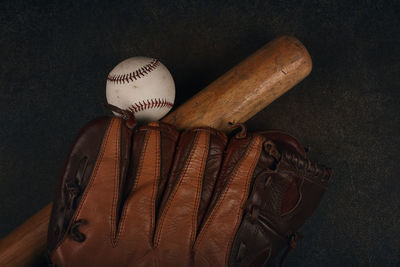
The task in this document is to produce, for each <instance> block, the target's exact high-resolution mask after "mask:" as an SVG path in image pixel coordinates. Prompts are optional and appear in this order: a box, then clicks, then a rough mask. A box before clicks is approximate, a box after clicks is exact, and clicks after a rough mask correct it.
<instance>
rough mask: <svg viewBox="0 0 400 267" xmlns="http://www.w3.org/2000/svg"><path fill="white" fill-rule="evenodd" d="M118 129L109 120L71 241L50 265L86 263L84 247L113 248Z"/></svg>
mask: <svg viewBox="0 0 400 267" xmlns="http://www.w3.org/2000/svg"><path fill="white" fill-rule="evenodd" d="M120 129H121V119H117V118H113V119H111V121H110V124H109V126H108V128H107V131H106V134H105V135H104V138H103V143H102V146H101V149H100V152H99V156H98V158H97V161H96V164H95V167H94V169H93V173H92V175H91V177H90V181H89V183H88V185H87V188H86V190H85V192H84V193H83V196H82V199H81V201H80V203H79V206H78V207H77V210H76V213H75V215H74V217H73V218H72V220H71V224H70V226H69V229H70V233H71V236H72V238H71V239H65V240H64V242H62V243H61V245H60V246H59V247H57V249H56V250H55V251H54V252H53V254H52V260H53V262H59V261H61V262H62V261H63V259H65V258H68V259H71V260H72V259H85V256H84V255H79V252H83V251H85V250H84V249H82V248H83V247H86V248H95V247H103V248H105V247H108V246H110V245H111V244H114V235H115V230H116V229H115V228H116V223H115V221H116V205H117V198H118V186H119V160H120V159H119V155H120V154H119V149H120ZM110 212H111V214H110ZM99 214H101V215H102V216H99ZM110 218H111V219H110ZM94 226H95V227H94ZM78 227H79V228H78ZM76 241H78V242H76ZM80 263H82V262H80ZM71 264H72V265H73V263H72V262H71Z"/></svg>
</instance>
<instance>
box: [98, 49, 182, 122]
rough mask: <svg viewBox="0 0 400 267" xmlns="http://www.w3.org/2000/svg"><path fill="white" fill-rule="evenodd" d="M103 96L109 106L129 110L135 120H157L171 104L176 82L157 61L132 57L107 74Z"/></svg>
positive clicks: (166, 111)
mask: <svg viewBox="0 0 400 267" xmlns="http://www.w3.org/2000/svg"><path fill="white" fill-rule="evenodd" d="M106 97H107V102H108V103H109V104H111V105H114V106H117V107H119V108H121V109H124V110H130V111H132V112H133V113H134V114H135V117H136V119H137V120H138V121H157V120H159V119H161V118H162V117H164V116H165V115H166V114H167V113H168V112H169V111H170V110H171V108H172V106H173V105H174V100H175V83H174V80H173V78H172V75H171V73H170V72H169V71H168V69H167V68H166V67H165V66H164V65H163V64H162V63H161V62H160V61H158V60H157V59H154V58H147V57H132V58H128V59H126V60H124V61H122V62H121V63H119V64H118V65H117V66H116V67H115V68H114V69H113V70H112V71H111V72H110V74H109V75H108V77H107V85H106ZM114 114H115V115H116V116H119V114H117V113H115V112H114Z"/></svg>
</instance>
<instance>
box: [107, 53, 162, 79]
mask: <svg viewBox="0 0 400 267" xmlns="http://www.w3.org/2000/svg"><path fill="white" fill-rule="evenodd" d="M159 65H160V61H159V60H158V59H153V60H152V61H151V62H150V63H149V64H146V65H144V66H143V67H141V68H139V69H137V70H134V71H132V72H130V73H125V74H113V75H112V74H110V75H108V77H107V81H109V82H112V83H116V84H124V83H129V82H133V81H136V80H138V79H140V78H143V77H145V76H146V75H147V74H149V73H150V72H152V71H153V70H155V69H156V68H157V67H158V66H159Z"/></svg>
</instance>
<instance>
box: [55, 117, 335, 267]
mask: <svg viewBox="0 0 400 267" xmlns="http://www.w3.org/2000/svg"><path fill="white" fill-rule="evenodd" d="M240 127H241V130H240V131H239V132H238V133H237V134H236V135H234V136H233V137H232V138H231V139H230V140H229V142H228V138H227V136H226V135H225V134H224V133H222V132H220V131H217V130H215V129H212V128H207V127H201V128H195V129H191V130H187V131H183V132H182V133H179V132H178V131H177V130H176V129H175V127H174V126H172V125H169V124H166V123H162V122H151V123H148V124H147V125H143V126H140V127H136V126H135V121H134V118H133V117H132V116H130V115H129V114H128V113H125V114H124V119H123V118H117V117H113V118H108V117H102V118H98V119H96V120H94V121H92V122H90V123H89V124H88V125H87V126H86V127H84V129H83V130H82V131H81V133H80V134H79V136H78V137H77V139H76V141H75V143H74V145H73V146H72V149H71V151H70V153H69V156H68V159H67V162H66V165H65V168H64V170H63V173H62V176H61V178H60V180H59V183H58V185H57V190H56V195H55V199H54V205H53V210H52V214H51V220H50V224H49V232H48V254H49V259H50V260H51V262H52V264H55V265H57V266H262V265H263V264H264V263H265V262H268V261H269V260H270V259H271V258H272V257H274V256H275V255H277V254H278V253H279V252H281V251H282V250H283V249H284V248H287V247H288V248H289V249H290V248H292V247H295V243H296V240H297V238H298V235H297V230H298V229H299V227H300V226H301V225H302V224H303V223H304V222H305V220H306V219H307V218H308V217H309V216H310V215H311V214H312V212H313V211H314V210H315V209H316V207H317V205H318V203H319V201H320V198H321V196H322V194H323V193H324V191H325V188H326V187H327V185H328V183H329V180H330V178H331V176H332V171H331V170H330V169H328V168H325V167H323V166H319V165H317V164H314V163H311V162H310V161H309V160H308V159H307V158H306V155H305V152H304V149H303V147H302V146H301V145H300V144H299V142H298V141H297V140H296V139H294V138H293V137H291V136H289V135H287V134H284V133H281V132H262V133H252V134H250V133H246V129H245V128H244V126H240Z"/></svg>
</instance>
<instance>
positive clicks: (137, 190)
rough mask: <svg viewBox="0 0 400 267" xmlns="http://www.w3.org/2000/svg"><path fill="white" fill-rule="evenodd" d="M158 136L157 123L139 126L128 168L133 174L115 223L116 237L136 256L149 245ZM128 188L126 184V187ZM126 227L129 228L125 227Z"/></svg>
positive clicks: (158, 164) (158, 156) (157, 175)
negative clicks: (120, 236) (120, 238)
mask: <svg viewBox="0 0 400 267" xmlns="http://www.w3.org/2000/svg"><path fill="white" fill-rule="evenodd" d="M160 139H161V133H160V127H159V123H158V122H151V123H149V124H148V125H147V126H144V127H141V128H140V129H139V130H138V131H137V132H136V133H135V136H134V141H133V151H132V153H133V155H132V165H133V167H132V168H133V171H132V172H131V171H129V173H131V174H130V175H133V177H129V178H128V180H129V182H128V184H129V183H133V184H132V189H131V191H130V193H129V196H128V198H127V199H126V201H125V203H124V206H123V211H122V214H121V221H120V224H119V235H123V236H125V237H126V238H125V240H124V242H125V241H126V242H127V243H128V245H127V246H128V247H129V244H130V246H132V244H141V245H140V246H134V247H135V252H134V253H136V254H137V255H136V256H135V258H138V257H141V256H140V255H143V253H146V251H149V250H150V249H151V246H152V240H153V232H154V224H155V216H156V200H157V193H158V186H159V179H160V173H161V172H160V168H161V148H160V143H161V140H160ZM128 187H129V185H128ZM125 226H129V227H125Z"/></svg>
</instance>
